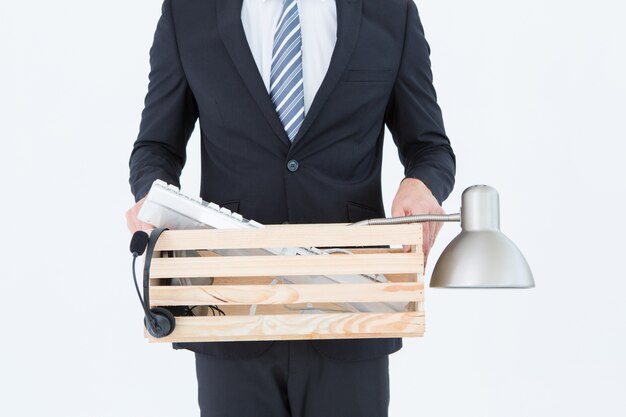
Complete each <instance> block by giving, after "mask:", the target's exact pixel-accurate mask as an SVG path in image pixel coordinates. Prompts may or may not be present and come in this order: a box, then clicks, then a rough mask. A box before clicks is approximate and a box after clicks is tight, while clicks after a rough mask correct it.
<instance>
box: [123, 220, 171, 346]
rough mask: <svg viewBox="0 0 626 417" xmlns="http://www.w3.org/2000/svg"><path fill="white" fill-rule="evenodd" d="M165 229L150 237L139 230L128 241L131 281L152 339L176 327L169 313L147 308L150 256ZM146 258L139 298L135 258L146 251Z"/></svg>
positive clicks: (155, 232)
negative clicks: (131, 271) (131, 263)
mask: <svg viewBox="0 0 626 417" xmlns="http://www.w3.org/2000/svg"><path fill="white" fill-rule="evenodd" d="M165 230H167V228H165V227H160V228H156V229H154V230H152V232H151V233H150V235H148V233H146V232H144V231H143V230H139V231H137V232H135V233H134V234H133V237H132V239H131V241H130V252H131V253H132V254H133V280H134V283H135V290H136V291H137V296H138V297H139V301H140V302H141V306H142V307H143V311H144V314H145V318H144V325H145V326H146V329H148V333H150V334H151V335H152V336H153V337H156V338H161V337H165V336H168V335H170V334H171V333H172V332H173V331H174V328H175V327H176V319H175V318H174V315H173V314H172V312H171V311H169V310H168V309H166V308H163V307H154V308H151V309H150V308H149V306H150V301H149V298H148V297H149V283H150V263H151V262H152V255H153V253H154V247H155V246H156V242H157V240H158V239H159V236H160V235H161V233H163V232H164V231H165ZM146 249H147V252H146V258H145V262H144V268H143V295H144V297H143V298H142V297H141V293H140V292H139V285H138V284H137V276H136V274H135V263H136V261H137V257H138V256H140V255H142V254H143V253H144V251H146Z"/></svg>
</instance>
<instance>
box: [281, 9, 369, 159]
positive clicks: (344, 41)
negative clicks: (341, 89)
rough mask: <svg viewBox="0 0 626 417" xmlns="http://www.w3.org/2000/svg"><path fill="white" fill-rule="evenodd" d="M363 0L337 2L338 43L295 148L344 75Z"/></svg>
mask: <svg viewBox="0 0 626 417" xmlns="http://www.w3.org/2000/svg"><path fill="white" fill-rule="evenodd" d="M361 2H362V0H336V4H337V41H336V43H335V49H334V51H333V54H332V56H331V58H330V64H329V66H328V71H327V72H326V75H325V76H324V79H323V80H322V84H321V85H320V87H319V89H318V91H317V94H316V95H315V97H314V98H313V102H312V103H311V107H310V108H309V111H308V113H307V114H306V116H305V118H304V121H303V122H302V126H300V130H298V133H297V134H296V137H295V138H294V139H293V143H292V145H291V146H292V148H293V146H294V145H295V144H296V143H297V142H299V141H300V140H301V139H302V137H303V136H304V135H305V134H306V132H307V130H308V129H309V128H310V127H311V125H312V124H313V122H314V121H315V118H316V117H317V116H318V114H319V112H320V110H321V109H322V108H323V107H324V104H325V103H326V100H327V99H328V97H329V96H330V94H331V93H332V91H333V89H334V88H335V85H336V84H337V82H338V81H339V78H340V77H341V74H343V72H344V69H345V68H346V65H348V62H349V60H350V56H351V55H352V50H353V49H354V46H355V45H356V41H357V39H358V36H359V28H360V25H361V10H362V8H361V5H362V3H361ZM279 121H280V120H279Z"/></svg>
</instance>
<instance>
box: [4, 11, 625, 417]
mask: <svg viewBox="0 0 626 417" xmlns="http://www.w3.org/2000/svg"><path fill="white" fill-rule="evenodd" d="M418 7H419V10H420V14H421V17H422V21H423V24H424V27H425V30H426V35H427V38H428V40H429V42H430V45H431V47H432V63H433V72H434V74H435V86H436V88H437V91H438V95H439V101H440V104H441V106H442V108H443V112H444V119H445V123H446V128H447V131H448V134H449V136H450V138H451V141H452V144H453V146H454V150H455V152H456V154H457V158H458V174H457V184H456V188H455V190H454V192H453V193H452V195H451V196H450V197H449V199H448V200H447V201H446V203H445V205H444V208H445V209H446V210H447V211H449V212H455V211H457V210H458V208H459V205H460V193H461V192H462V190H463V189H464V188H466V187H467V186H469V185H472V184H476V183H486V184H490V185H493V186H494V187H496V188H497V189H498V190H499V191H500V196H501V209H502V221H501V223H502V229H503V231H504V232H505V233H506V234H508V236H509V237H510V238H511V239H513V240H514V241H515V242H516V243H517V244H518V246H519V247H520V248H521V249H522V251H523V252H524V253H525V255H526V257H527V259H528V262H529V263H530V265H531V267H532V269H533V271H534V274H535V279H536V282H537V287H536V288H535V289H533V290H522V291H509V290H504V291H484V290H470V291H467V290H441V289H439V290H435V289H432V290H431V289H429V290H427V293H426V297H427V305H426V311H427V333H426V336H425V337H424V338H420V339H411V340H407V339H405V347H404V348H403V349H402V350H401V351H400V352H398V353H395V354H393V355H392V356H391V406H390V415H391V416H413V415H422V416H429V417H436V416H458V415H463V416H465V417H471V416H476V417H484V416H494V417H496V416H497V417H500V416H510V417H512V416H568V417H573V416H603V417H605V416H624V415H626V405H625V404H624V399H623V395H624V393H625V392H626V376H625V374H626V359H625V353H624V352H626V337H625V333H626V273H625V272H624V271H625V269H626V266H625V265H624V262H623V260H624V259H625V258H626V253H625V252H626V247H625V246H626V245H624V235H625V227H624V208H625V207H626V196H625V194H626V188H625V185H624V180H625V178H624V177H625V176H624V167H623V164H624V162H625V151H626V145H625V144H624V142H625V140H626V135H625V133H624V132H625V129H624V120H625V118H624V116H625V114H626V103H625V101H626V81H625V79H626V75H625V74H626V53H625V52H624V51H625V50H626V49H625V45H624V41H625V40H626V25H624V14H625V13H624V12H626V8H625V7H624V5H623V3H622V2H620V1H617V0H614V1H609V0H598V1H594V2H590V1H546V0H527V1H523V2H511V1H506V2H505V1H495V0H492V1H487V0H477V1H472V2H468V1H462V0H456V1H453V0H438V1H426V0H423V1H420V2H419V4H418ZM160 8H161V1H160V0H152V1H146V0H143V1H132V2H129V1H119V0H111V1H108V2H88V1H69V0H59V1H55V2H49V1H31V2H22V1H13V2H8V1H4V0H3V1H2V3H1V5H0V60H1V61H0V62H1V64H0V137H1V140H2V142H1V144H2V146H1V160H0V174H1V178H2V197H0V198H1V201H2V203H1V206H0V210H1V216H0V218H1V219H2V239H1V242H2V243H1V244H2V251H1V255H0V256H1V258H2V263H1V272H0V279H1V287H0V288H1V289H0V296H1V301H0V308H1V309H2V321H1V323H2V325H1V326H2V327H1V329H2V331H1V332H0V339H1V340H2V342H1V344H0V349H1V354H0V392H1V393H2V394H1V397H2V399H1V400H0V414H1V415H3V416H35V415H46V416H63V417H69V416H90V417H97V416H133V417H134V416H151V417H157V416H173V415H176V416H194V415H198V414H199V413H198V409H197V403H196V381H195V372H194V362H193V355H192V354H191V353H190V352H187V351H174V350H172V349H171V348H170V346H169V345H148V344H147V343H146V342H145V341H144V339H143V337H142V331H141V318H142V313H141V310H140V307H139V304H138V302H137V299H136V295H135V294H134V290H133V286H132V282H131V275H130V260H131V259H130V255H129V253H128V242H129V237H130V235H129V233H128V231H127V230H126V225H125V220H124V212H125V211H126V209H128V208H129V207H130V206H131V205H132V204H133V198H132V196H131V194H130V189H129V186H128V182H127V181H128V157H129V155H130V150H131V147H132V143H133V141H134V139H135V137H136V134H137V130H138V125H139V117H140V112H141V109H142V105H143V98H144V94H145V92H146V87H147V74H148V70H149V66H148V49H149V46H150V45H151V42H152V36H153V33H154V29H155V25H156V21H157V19H158V16H159V14H160ZM197 133H198V132H197V131H196V133H194V136H193V138H192V140H191V141H190V143H189V147H188V153H189V159H188V163H187V166H186V167H185V170H184V174H183V178H182V184H183V189H184V190H185V191H187V192H190V193H193V194H197V193H198V191H199V173H200V167H199V140H198V134H197ZM388 139H389V140H388V141H387V143H386V148H385V151H386V153H385V161H384V168H383V171H384V178H383V181H384V190H385V195H384V197H385V205H386V209H387V213H388V215H389V212H390V206H391V201H392V199H393V196H394V193H395V191H396V188H397V184H398V182H399V181H400V179H401V178H402V167H401V165H400V163H399V162H398V159H397V154H396V150H395V148H394V145H393V142H392V141H391V140H390V137H389V136H388ZM458 230H459V228H458V226H457V225H455V224H452V225H446V226H444V228H443V231H442V232H441V234H440V237H439V239H438V242H437V244H436V247H435V248H434V250H433V253H432V257H431V259H432V260H434V259H436V258H437V257H438V255H439V253H440V252H441V250H442V249H443V247H445V245H446V244H447V242H449V241H450V240H451V239H452V238H453V236H454V235H455V234H456V233H457V232H458ZM431 268H432V262H431V265H429V268H428V271H427V272H430V270H431ZM233 389H235V387H233ZM329 417H331V416H329Z"/></svg>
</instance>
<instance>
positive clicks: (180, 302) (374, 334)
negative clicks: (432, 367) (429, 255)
mask: <svg viewBox="0 0 626 417" xmlns="http://www.w3.org/2000/svg"><path fill="white" fill-rule="evenodd" d="M421 242H422V227H421V225H420V224H403V225H384V226H347V225H346V224H343V223H334V224H302V225H296V224H290V225H269V226H265V227H264V228H262V229H244V230H224V229H220V230H217V229H209V230H168V231H165V232H163V234H162V235H161V237H160V238H159V240H158V242H157V245H156V247H155V252H154V257H153V259H152V264H151V267H150V287H149V295H150V307H156V306H196V305H216V306H219V307H220V308H221V309H222V310H223V311H224V312H225V313H226V315H223V316H222V315H219V316H218V315H216V316H213V315H212V314H211V313H210V312H209V315H207V316H193V317H186V316H180V317H176V329H175V330H174V332H173V333H172V334H171V335H169V336H167V337H164V338H160V339H156V338H154V337H152V336H150V335H149V334H148V333H147V331H146V332H144V334H145V337H146V338H147V339H149V341H151V342H205V341H234V340H240V341H241V340H280V339H282V340H295V339H345V338H380V337H408V336H422V335H423V333H424V309H423V300H424V298H423V290H424V286H423V283H422V281H421V277H422V274H423V268H424V267H423V265H424V264H423V254H422V253H421ZM401 244H404V245H410V247H411V252H408V253H404V252H403V250H402V248H399V247H398V245H401ZM387 245H394V246H395V248H384V247H383V248H381V247H380V246H387ZM300 246H303V247H310V246H316V247H318V248H330V247H343V248H346V249H348V250H350V251H351V252H352V254H345V253H337V254H331V255H314V256H217V255H216V254H215V252H213V251H215V250H220V249H249V248H280V247H300ZM372 246H378V247H372ZM354 247H359V248H354ZM172 251H192V252H191V253H193V254H195V255H196V256H189V257H185V256H183V257H170V255H171V254H172V253H181V252H172ZM196 251H197V252H196ZM187 253H189V252H187ZM198 255H199V256H198ZM342 274H384V275H385V277H386V278H387V279H388V280H389V282H386V283H379V282H372V283H358V284H344V283H329V284H286V283H285V284H280V283H279V284H274V285H270V284H271V282H272V280H273V278H274V277H276V276H284V277H289V276H296V275H342ZM206 277H213V284H212V285H171V282H172V279H171V278H188V279H189V281H191V282H193V281H194V279H196V278H206ZM383 302H406V304H407V309H406V311H400V312H385V313H380V312H322V313H307V314H302V313H301V312H299V311H297V310H296V309H298V308H301V307H303V306H306V305H307V303H312V304H309V305H312V306H313V307H314V308H318V309H322V308H323V309H324V310H327V311H328V310H336V308H333V306H337V305H338V304H337V303H383ZM251 305H256V306H257V307H256V313H255V314H254V315H250V306H251ZM344 305H345V304H344Z"/></svg>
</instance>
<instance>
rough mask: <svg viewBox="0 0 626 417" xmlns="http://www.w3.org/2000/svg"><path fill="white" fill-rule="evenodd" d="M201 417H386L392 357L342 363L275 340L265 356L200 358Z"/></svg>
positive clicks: (299, 343) (305, 344) (303, 343)
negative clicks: (390, 359)
mask: <svg viewBox="0 0 626 417" xmlns="http://www.w3.org/2000/svg"><path fill="white" fill-rule="evenodd" d="M195 355H196V376H197V379H198V404H199V406H200V411H201V416H202V417H387V415H388V408H389V355H383V356H380V357H377V358H374V359H365V360H358V361H344V360H335V359H330V358H328V357H326V356H323V355H321V354H320V353H319V352H318V351H317V350H316V349H315V347H314V346H313V345H312V344H311V342H310V341H309V340H281V341H276V342H275V343H274V344H273V345H272V346H271V347H270V348H269V349H268V350H266V351H264V352H263V353H262V354H261V355H259V356H256V357H252V358H246V359H224V358H219V357H216V356H213V355H207V354H203V353H196V354H195Z"/></svg>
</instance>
